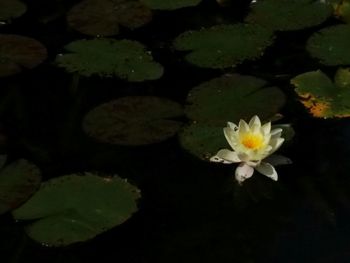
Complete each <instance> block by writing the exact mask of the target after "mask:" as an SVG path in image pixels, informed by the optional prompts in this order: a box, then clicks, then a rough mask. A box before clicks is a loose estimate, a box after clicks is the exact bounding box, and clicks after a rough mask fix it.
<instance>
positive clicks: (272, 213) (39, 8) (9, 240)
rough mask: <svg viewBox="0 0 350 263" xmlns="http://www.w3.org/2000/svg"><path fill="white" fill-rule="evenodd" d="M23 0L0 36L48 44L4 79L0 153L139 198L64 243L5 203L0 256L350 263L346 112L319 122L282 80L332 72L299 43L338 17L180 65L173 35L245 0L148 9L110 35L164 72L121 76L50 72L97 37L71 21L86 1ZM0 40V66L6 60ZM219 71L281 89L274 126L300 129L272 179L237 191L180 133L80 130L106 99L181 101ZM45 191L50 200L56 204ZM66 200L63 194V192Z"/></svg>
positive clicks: (44, 171) (234, 19)
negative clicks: (225, 61)
mask: <svg viewBox="0 0 350 263" xmlns="http://www.w3.org/2000/svg"><path fill="white" fill-rule="evenodd" d="M3 2H4V3H5V2H6V1H3ZM22 2H23V3H25V4H26V5H27V10H26V12H25V13H24V14H23V15H21V16H19V17H18V18H15V19H13V20H11V21H10V22H9V21H7V22H6V23H5V24H4V25H2V26H1V27H0V34H1V35H5V34H13V35H21V36H27V37H30V38H33V39H35V40H38V41H40V42H41V43H42V44H43V45H44V46H45V47H46V49H47V51H48V53H47V58H46V59H45V60H44V61H43V62H42V63H40V65H38V66H36V67H35V68H33V69H23V70H22V69H21V72H19V73H18V74H12V75H10V76H4V77H2V78H0V85H1V87H2V88H1V90H0V114H1V115H0V125H1V126H0V128H1V133H0V135H1V137H0V147H1V153H2V154H6V155H7V158H8V163H11V162H13V161H15V160H18V159H20V158H24V159H26V160H28V161H30V162H31V163H33V164H35V165H36V166H37V167H38V168H39V169H40V171H41V176H42V181H43V182H45V181H48V180H52V179H53V178H59V177H60V176H62V175H69V174H78V173H83V172H85V171H91V172H98V173H100V174H107V175H118V176H119V177H121V178H125V179H127V180H128V182H129V183H130V184H132V185H134V186H136V187H137V188H138V189H140V192H141V198H139V199H138V201H137V207H138V210H137V211H136V212H135V213H134V214H133V215H132V216H130V218H129V219H128V220H126V221H125V222H124V223H122V224H120V225H117V226H115V227H111V228H110V229H108V231H105V232H103V233H101V234H99V235H97V236H96V237H95V238H92V239H87V240H86V241H84V242H76V243H74V242H72V244H69V245H67V246H61V247H51V246H49V245H47V244H46V245H45V244H41V242H36V241H34V240H33V239H32V238H31V234H30V233H28V224H30V223H32V221H35V220H34V219H36V217H35V216H33V217H31V218H29V222H30V223H28V221H22V220H15V219H14V218H13V214H12V212H11V210H12V209H11V210H10V211H7V212H6V213H3V214H2V215H0V252H1V253H0V261H1V262H4V263H7V262H9V263H10V262H11V263H19V262H25V263H30V262H34V263H41V262H45V263H46V262H51V263H56V262H57V263H59V262H65V263H71V262H72V263H79V262H125V263H126V262H135V263H136V262H137V263H138V262H140V263H143V262H167V263H171V262H191V263H194V262H201V263H204V262H223V263H225V262H247V263H248V262H249V263H251V262H257V263H260V262H261V263H263V262H269V263H271V262H283V263H294V262H298V263H301V262H318V263H323V262H324V263H326V262H349V260H350V250H349V244H350V224H349V222H350V220H349V219H350V190H349V189H350V178H349V175H348V170H349V169H350V162H349V156H350V143H349V141H350V120H348V119H347V118H327V119H326V118H316V117H313V116H312V114H310V113H309V112H308V110H307V109H306V108H305V107H304V106H303V104H302V103H301V102H300V99H299V97H298V95H297V93H296V92H295V90H294V89H295V87H294V86H293V85H292V84H291V83H290V80H291V79H292V78H294V77H295V76H297V75H299V74H303V73H305V72H310V71H316V70H318V69H320V70H321V71H322V72H324V73H326V74H327V75H328V76H329V77H330V78H333V76H334V74H335V72H336V70H337V67H336V66H334V65H333V66H330V65H324V64H321V63H320V62H319V61H318V59H315V58H312V57H311V56H310V54H309V53H308V51H307V50H306V49H305V43H306V41H307V40H308V38H309V37H310V36H311V35H312V34H313V33H314V32H316V31H318V30H320V29H323V28H326V27H328V26H332V25H336V24H339V23H341V22H339V21H338V20H337V19H336V18H334V17H330V18H328V19H327V20H325V21H324V22H322V23H321V22H320V23H319V24H316V25H312V26H309V27H306V28H305V29H304V28H303V29H300V30H295V31H279V32H275V34H274V35H275V36H274V37H275V39H274V42H273V44H272V45H270V46H269V47H267V48H266V50H264V52H263V53H264V54H263V55H262V56H261V57H259V58H257V59H255V60H250V59H244V61H243V62H242V63H239V64H237V66H235V67H229V68H227V67H222V68H210V67H207V68H206V67H199V66H196V65H194V64H193V63H189V62H188V61H186V60H185V54H187V53H186V52H183V51H178V50H175V47H174V45H173V40H174V39H175V38H177V37H178V36H179V35H180V34H181V33H183V32H185V31H187V30H200V29H202V28H209V27H211V26H214V25H220V24H234V23H239V22H243V21H244V19H245V17H246V16H247V14H248V13H249V12H250V9H249V2H250V1H234V0H232V1H229V0H228V1H226V3H227V6H220V5H219V4H218V3H217V2H216V1H214V0H203V1H202V2H201V3H199V4H198V5H197V6H192V7H184V8H181V9H177V10H172V11H169V10H156V11H152V12H153V18H152V21H151V22H149V23H148V24H146V25H144V26H142V27H140V28H137V29H134V30H130V29H127V28H126V27H123V26H121V28H120V32H119V34H116V35H113V36H110V37H109V38H112V39H116V40H121V39H129V40H136V41H139V42H140V43H142V44H143V45H145V46H146V47H147V50H151V51H152V57H153V59H154V61H157V62H158V63H160V64H161V65H162V66H163V68H164V73H163V75H162V77H160V78H158V79H153V80H152V79H151V80H145V81H138V82H134V81H128V80H127V79H125V78H123V77H118V76H113V77H104V76H98V75H97V74H92V75H91V76H84V74H81V76H79V74H76V73H68V72H69V70H68V72H67V71H66V70H65V69H64V68H62V67H57V65H56V64H55V59H56V56H57V55H58V54H64V53H66V51H65V50H64V46H65V45H67V44H68V43H70V42H73V41H76V40H80V39H93V37H92V36H87V35H84V34H82V33H79V32H77V31H76V30H74V29H72V28H71V27H70V26H68V25H67V23H66V13H67V12H68V11H69V10H70V9H71V8H72V7H73V6H74V5H75V4H77V3H79V2H80V1H65V0H56V1H53V2H51V1H50V3H48V2H47V1H42V0H31V1H29V0H27V1H24V0H23V1H22ZM198 2H200V1H198ZM258 2H259V1H258ZM304 2H305V1H304ZM311 2H312V1H311ZM315 2H316V1H315ZM1 3H2V1H1V0H0V7H1ZM0 14H1V12H0ZM2 45H3V44H2V43H1V42H0V63H5V62H4V60H2V53H1V52H2V51H1V48H2ZM199 46H201V42H199ZM347 52H349V51H347ZM344 56H345V55H344ZM105 59H107V58H105ZM96 63H97V62H96ZM343 65H344V64H343ZM2 68H3V66H0V70H2ZM224 74H241V75H250V76H254V77H256V78H260V79H264V80H265V81H267V82H268V83H269V85H268V86H276V87H278V88H279V89H280V90H282V91H283V93H284V94H285V97H286V102H285V103H284V104H283V105H284V106H283V107H282V108H281V109H280V110H279V113H280V114H282V115H283V118H282V119H280V120H278V121H277V123H289V124H291V126H292V127H293V128H294V131H295V135H294V137H293V138H292V139H291V140H290V141H287V142H285V143H284V145H283V147H282V148H281V149H280V150H279V152H280V153H281V154H283V155H284V156H287V157H288V158H290V159H291V160H292V161H293V164H291V165H285V166H279V167H277V168H276V170H277V171H278V175H279V180H278V181H277V182H275V181H272V180H271V179H269V178H267V177H265V176H263V175H261V174H259V173H257V172H255V173H254V175H253V177H252V178H250V179H249V180H246V181H245V182H244V183H243V184H242V186H240V185H239V184H238V183H237V182H236V181H235V178H234V171H235V166H234V165H223V164H222V165H221V164H215V163H210V162H208V161H205V160H201V159H200V158H198V156H195V155H192V154H191V151H187V150H186V149H185V148H184V147H182V145H181V144H180V143H179V141H180V139H179V136H180V135H179V134H178V132H175V133H174V134H173V136H169V138H166V139H163V140H160V141H159V142H158V141H157V142H155V143H150V144H147V145H120V144H112V143H101V142H99V141H98V140H96V138H92V137H91V136H88V135H87V134H86V132H84V130H83V129H82V122H83V121H84V116H86V114H87V113H88V112H90V111H91V110H92V109H94V108H95V107H97V106H99V105H101V104H103V103H106V102H109V101H111V100H115V99H118V98H122V97H126V96H134V97H135V96H156V97H161V98H167V99H170V100H172V101H175V102H177V103H179V104H181V105H183V106H185V105H188V101H187V96H188V93H189V91H190V90H191V89H192V88H194V87H196V86H198V85H200V84H201V83H204V82H206V81H209V80H211V79H214V78H218V77H220V76H222V75H224ZM258 102H259V100H258ZM234 103H235V101H232V104H234ZM132 106H133V105H132ZM146 106H147V105H146ZM243 106H244V103H243ZM243 106H242V107H243ZM240 108H241V107H240ZM345 108H346V106H345ZM145 111H146V110H145ZM244 111H245V110H241V111H240V112H241V113H240V114H242V116H245V114H244ZM246 111H248V112H251V111H252V110H250V109H246ZM276 113H277V112H276ZM139 114H140V115H141V116H142V113H139ZM146 114H147V113H145V115H146ZM256 114H258V115H259V114H260V112H256ZM147 118H148V119H149V121H151V120H152V116H151V117H149V116H147ZM155 118H160V117H159V116H156V117H155ZM173 119H174V120H176V121H177V122H180V123H181V125H183V126H185V125H188V124H189V123H190V122H191V120H189V118H187V117H185V116H184V115H180V116H178V115H175V118H173ZM226 121H233V120H231V119H227V120H226ZM235 121H236V120H235ZM164 125H168V124H167V123H166V124H164ZM224 125H225V123H223V126H224ZM223 126H222V127H221V128H220V136H222V138H224V137H223V133H221V131H222V128H223ZM137 128H138V129H140V133H145V134H147V132H149V130H147V129H145V130H143V129H142V126H140V127H137ZM155 129H158V128H157V127H156V128H155ZM131 131H133V130H131ZM104 132H106V133H108V132H109V131H108V130H107V131H104ZM176 133H177V134H176ZM141 137H142V136H141ZM116 138H117V136H116ZM137 138H139V137H137ZM117 139H120V138H119V137H118V138H117ZM141 144H142V143H141ZM227 147H228V146H227ZM217 150H219V149H217ZM203 154H204V153H203ZM348 168H349V169H348ZM0 175H1V174H0ZM106 180H107V179H106ZM2 187H3V186H2V185H1V178H0V189H5V188H2ZM5 187H6V186H5ZM34 192H35V191H33V193H32V194H34ZM101 195H102V192H101ZM2 198H3V197H2V195H1V194H0V201H1V200H2ZM28 198H29V197H28ZM47 200H48V201H47V203H46V204H45V205H47V206H48V207H54V206H56V205H58V203H55V202H52V203H50V202H51V201H50V200H51V199H47ZM5 201H6V200H5ZM2 202H3V201H1V202H0V204H1V205H2ZM24 202H25V200H23V201H22V203H24ZM62 202H69V201H67V200H66V198H64V197H63V196H62ZM18 205H20V204H18ZM18 205H17V206H18ZM93 205H94V204H91V206H93ZM86 206H89V204H84V207H86ZM34 210H35V209H34ZM0 211H1V209H0ZM59 212H61V211H56V213H59ZM62 220H65V218H63V219H62ZM57 229H59V228H54V230H52V231H56V232H57V231H58V230H57ZM47 231H50V228H47ZM29 232H30V231H29ZM73 232H74V231H73ZM54 234H57V233H54ZM76 235H79V233H78V234H76Z"/></svg>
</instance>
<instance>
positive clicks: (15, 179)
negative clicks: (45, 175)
mask: <svg viewBox="0 0 350 263" xmlns="http://www.w3.org/2000/svg"><path fill="white" fill-rule="evenodd" d="M2 161H3V162H4V159H3V155H2ZM40 180H41V175H40V170H39V168H37V167H36V166H35V165H34V164H32V163H30V162H28V161H26V160H24V159H20V160H18V161H15V162H13V163H11V164H9V165H7V166H5V167H4V168H2V169H1V170H0V214H3V213H6V212H8V211H10V210H12V209H14V208H16V207H18V206H19V205H20V204H22V203H23V202H24V201H26V200H27V199H28V198H29V197H30V196H31V195H32V194H33V193H34V192H35V191H36V190H37V188H38V187H39V185H40Z"/></svg>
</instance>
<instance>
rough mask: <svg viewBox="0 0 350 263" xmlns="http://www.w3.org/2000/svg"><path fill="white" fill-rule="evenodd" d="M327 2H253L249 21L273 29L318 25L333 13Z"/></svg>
mask: <svg viewBox="0 0 350 263" xmlns="http://www.w3.org/2000/svg"><path fill="white" fill-rule="evenodd" d="M332 11H333V8H332V6H331V5H329V4H327V3H322V2H321V1H314V0H264V1H256V2H255V3H254V4H252V10H251V13H250V14H249V15H248V17H247V19H246V20H247V21H248V22H252V23H256V24H259V25H262V26H264V27H267V28H270V29H272V30H281V31H282V30H298V29H303V28H306V27H311V26H316V25H318V24H321V23H322V22H324V21H325V20H326V19H327V18H328V17H329V16H331V15H332Z"/></svg>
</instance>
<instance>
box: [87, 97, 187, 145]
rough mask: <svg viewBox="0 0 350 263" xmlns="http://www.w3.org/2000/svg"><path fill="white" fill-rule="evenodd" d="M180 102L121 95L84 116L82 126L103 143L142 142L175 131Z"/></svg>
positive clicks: (172, 133)
mask: <svg viewBox="0 0 350 263" xmlns="http://www.w3.org/2000/svg"><path fill="white" fill-rule="evenodd" d="M182 114H183V111H182V107H181V105H179V104H177V103H176V102H173V101H171V100H168V99H165V98H158V97H138V96H135V97H124V98H120V99H117V100H114V101H111V102H108V103H105V104H102V105H100V106H98V107H97V108H95V109H93V110H91V111H90V112H89V113H88V114H87V115H86V116H85V118H84V121H83V129H84V131H85V132H86V133H87V134H88V135H89V136H91V137H93V138H95V139H97V140H98V141H101V142H104V143H112V144H122V145H145V144H152V143H158V142H161V141H163V140H166V139H168V138H170V137H172V136H174V135H175V134H176V132H177V131H178V130H179V129H180V128H181V125H182V123H181V122H179V121H176V120H173V118H176V117H179V116H181V115H182Z"/></svg>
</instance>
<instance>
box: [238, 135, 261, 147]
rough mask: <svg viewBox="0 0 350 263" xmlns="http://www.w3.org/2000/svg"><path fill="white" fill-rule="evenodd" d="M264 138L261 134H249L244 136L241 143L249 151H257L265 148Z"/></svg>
mask: <svg viewBox="0 0 350 263" xmlns="http://www.w3.org/2000/svg"><path fill="white" fill-rule="evenodd" d="M263 142H264V139H263V136H262V135H261V134H252V133H248V134H245V135H243V137H242V140H241V143H242V144H243V145H244V146H245V147H246V148H249V149H252V150H257V149H259V148H261V147H262V146H263Z"/></svg>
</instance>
